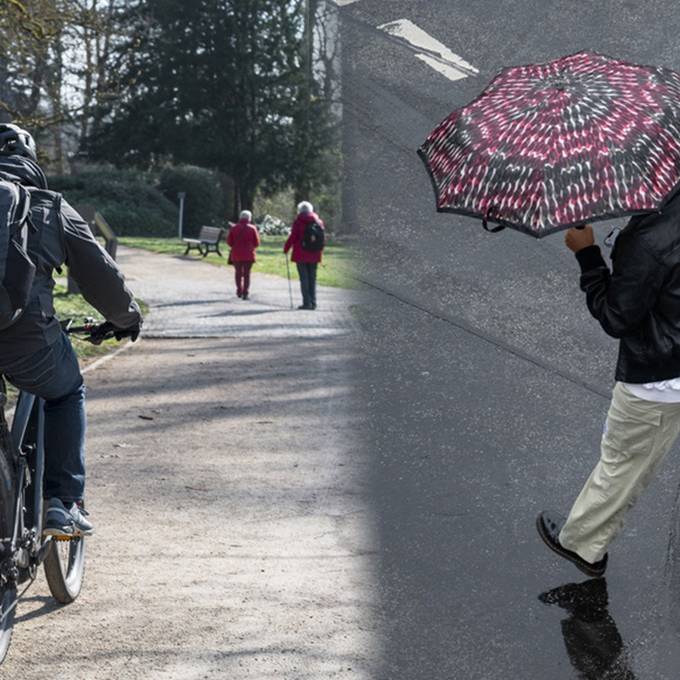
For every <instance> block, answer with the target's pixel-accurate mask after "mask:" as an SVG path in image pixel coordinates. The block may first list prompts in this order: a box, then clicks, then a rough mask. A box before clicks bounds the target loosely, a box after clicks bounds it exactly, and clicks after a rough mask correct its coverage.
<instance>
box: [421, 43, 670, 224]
mask: <svg viewBox="0 0 680 680" xmlns="http://www.w3.org/2000/svg"><path fill="white" fill-rule="evenodd" d="M418 153H419V154H420V156H421V158H422V159H423V161H424V162H425V166H426V167H427V169H428V171H429V173H430V177H431V179H432V184H433V186H434V190H435V197H436V200H437V210H438V211H439V212H455V213H462V214H465V215H472V216H475V217H480V218H482V220H483V224H484V227H485V228H487V222H496V223H498V224H499V225H501V226H500V227H498V228H503V227H506V226H507V227H512V228H513V229H518V230H520V231H523V232H526V233H528V234H531V235H532V236H536V237H537V238H540V237H541V236H545V235H546V234H549V233H552V232H554V231H557V230H560V229H566V228H568V227H571V226H577V225H581V224H583V223H584V222H592V221H594V220H602V219H608V218H612V217H620V216H622V215H630V214H635V213H645V212H652V211H656V210H659V209H660V208H661V207H662V206H663V204H664V202H665V201H666V200H668V198H669V197H670V196H671V195H672V194H673V192H674V191H675V189H676V187H677V186H678V184H679V183H680V74H678V73H676V72H674V71H671V70H669V69H665V68H658V67H651V66H639V65H636V64H631V63H628V62H625V61H619V60H616V59H611V58H610V57H606V56H604V55H601V54H597V53H594V52H579V53H578V54H574V55H571V56H568V57H563V58H561V59H557V60H555V61H552V62H549V63H547V64H533V65H528V66H517V67H513V68H509V69H506V70H504V71H501V73H499V74H498V76H496V78H495V79H494V80H493V81H492V82H491V83H490V84H489V86H488V87H487V88H486V89H485V90H484V92H482V94H481V95H479V97H477V99H475V100H474V101H473V102H471V103H470V104H468V105H467V106H465V107H463V108H462V109H458V110H456V111H454V112H453V113H452V114H451V115H450V116H449V117H448V118H447V119H446V120H444V121H442V122H441V123H440V124H439V125H438V126H437V127H436V128H435V129H434V130H433V131H432V133H431V134H430V136H429V137H428V138H427V139H426V140H425V142H424V143H423V145H422V146H421V147H420V149H419V150H418ZM495 230H496V229H494V230H493V231H495Z"/></svg>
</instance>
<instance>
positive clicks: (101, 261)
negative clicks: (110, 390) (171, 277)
mask: <svg viewBox="0 0 680 680" xmlns="http://www.w3.org/2000/svg"><path fill="white" fill-rule="evenodd" d="M0 177H1V178H2V179H5V180H8V181H11V182H17V183H20V184H22V185H24V186H25V187H26V188H27V189H29V191H30V193H31V218H32V221H33V224H34V225H36V227H39V228H37V229H35V230H33V229H29V235H28V253H29V255H30V257H31V260H32V261H33V263H34V264H35V265H36V273H35V279H34V281H33V287H32V288H31V294H30V298H29V303H28V306H27V307H26V309H25V310H24V313H23V314H22V315H21V317H20V318H19V320H18V321H17V322H16V323H14V324H12V325H11V326H10V327H9V328H7V329H4V330H2V331H0V368H2V367H3V366H7V365H9V364H10V363H12V362H13V361H15V360H16V359H18V358H20V357H22V356H28V355H29V354H31V353H34V352H37V351H38V350H40V349H42V348H43V347H44V346H46V345H51V344H52V343H53V342H55V341H56V339H57V338H59V336H60V335H61V326H60V325H59V321H58V320H57V318H56V316H55V313H54V306H53V294H52V289H53V287H54V280H53V272H54V270H55V269H60V268H61V267H62V265H64V264H66V265H67V266H68V268H69V273H70V274H71V276H73V278H74V279H75V280H76V282H77V283H78V286H79V287H80V292H81V293H82V294H83V297H84V298H85V299H86V300H87V301H88V302H89V303H90V304H91V305H92V306H93V307H95V308H96V309H97V310H98V311H99V312H100V313H101V314H102V315H103V316H104V317H105V318H106V319H107V320H108V321H111V322H112V323H113V324H114V325H115V326H118V327H119V328H132V327H134V326H139V325H141V323H142V315H141V313H140V311H139V307H138V305H137V303H136V302H135V299H134V297H133V295H132V293H131V292H130V290H129V289H128V288H127V286H126V285H125V281H124V278H123V275H122V274H121V272H120V270H119V269H118V267H117V265H116V263H115V262H114V261H113V260H112V259H111V258H110V257H109V255H108V253H106V252H105V251H104V249H103V248H102V247H101V246H100V245H99V243H98V242H97V240H96V239H95V238H94V236H93V235H92V231H91V230H90V227H89V226H88V224H87V223H86V222H85V221H84V220H83V219H82V217H81V216H80V215H79V214H78V213H77V212H76V211H75V210H74V209H73V208H72V207H71V206H70V205H69V204H68V203H67V202H66V201H65V200H64V199H63V198H62V197H61V196H60V195H59V194H57V193H54V192H52V191H48V190H47V181H46V180H45V175H44V174H43V172H42V170H41V169H40V168H39V166H38V165H37V164H36V163H34V162H33V161H31V160H30V159H28V158H24V157H22V156H3V157H0Z"/></svg>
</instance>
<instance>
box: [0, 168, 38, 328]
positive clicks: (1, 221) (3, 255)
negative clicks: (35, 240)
mask: <svg viewBox="0 0 680 680" xmlns="http://www.w3.org/2000/svg"><path fill="white" fill-rule="evenodd" d="M30 205H31V201H30V195H29V192H28V191H27V190H26V189H25V188H24V187H23V186H21V185H19V184H15V183H14V182H8V181H6V180H3V179H0V330H2V329H4V328H7V327H8V326H11V325H12V324H13V323H14V322H15V321H16V320H17V319H18V318H19V317H20V316H21V314H22V312H23V311H24V309H25V308H26V305H27V304H28V297H29V294H30V292H31V286H32V285H33V278H34V277H35V265H34V264H33V262H32V260H31V258H30V257H29V256H28V253H27V252H26V245H27V241H28V227H29V225H30V220H29V210H30Z"/></svg>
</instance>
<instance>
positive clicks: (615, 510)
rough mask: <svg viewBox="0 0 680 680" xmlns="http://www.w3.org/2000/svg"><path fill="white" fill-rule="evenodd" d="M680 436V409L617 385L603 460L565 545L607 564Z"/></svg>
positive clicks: (565, 532)
mask: <svg viewBox="0 0 680 680" xmlns="http://www.w3.org/2000/svg"><path fill="white" fill-rule="evenodd" d="M679 433H680V404H664V403H659V402H652V401H645V400H643V399H639V398H638V397H636V396H634V395H633V394H631V393H630V392H628V390H626V388H625V387H623V386H622V385H621V383H616V386H615V387H614V393H613V396H612V403H611V406H610V408H609V412H608V414H607V423H606V426H605V432H604V435H603V437H602V443H601V451H600V460H599V461H598V463H597V465H596V466H595V469H594V470H593V471H592V473H591V475H590V477H589V478H588V480H587V481H586V483H585V485H584V487H583V489H582V490H581V493H580V494H579V496H578V498H577V499H576V501H575V502H574V505H573V507H572V509H571V512H570V513H569V517H568V518H567V521H566V522H565V524H564V527H563V528H562V531H561V532H560V537H559V540H560V543H561V544H562V546H563V547H565V548H566V549H567V550H571V551H573V552H575V553H577V554H578V555H580V556H581V557H582V558H583V559H584V560H586V561H588V562H590V563H595V562H598V561H599V560H601V559H602V558H603V557H604V555H605V553H606V552H607V546H608V545H609V544H610V543H611V541H612V540H613V539H614V538H615V537H616V535H617V534H618V533H619V531H620V530H621V528H622V526H623V522H624V517H625V514H626V512H627V511H628V510H629V509H630V508H631V507H632V506H633V505H634V504H635V502H636V501H637V499H638V498H639V497H640V495H641V494H642V492H643V491H644V489H645V488H646V487H647V485H648V484H649V482H650V481H651V479H652V477H653V475H654V472H655V471H656V469H657V468H658V466H659V464H660V463H661V462H662V461H663V459H664V457H665V456H666V454H667V453H668V451H669V450H670V448H671V447H672V446H673V443H674V442H675V440H676V438H677V437H678V434H679Z"/></svg>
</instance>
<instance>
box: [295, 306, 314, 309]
mask: <svg viewBox="0 0 680 680" xmlns="http://www.w3.org/2000/svg"><path fill="white" fill-rule="evenodd" d="M298 309H311V306H310V305H300V306H299V307H298Z"/></svg>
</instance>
